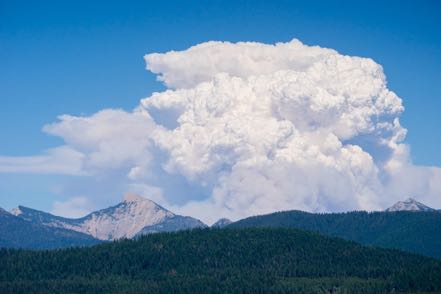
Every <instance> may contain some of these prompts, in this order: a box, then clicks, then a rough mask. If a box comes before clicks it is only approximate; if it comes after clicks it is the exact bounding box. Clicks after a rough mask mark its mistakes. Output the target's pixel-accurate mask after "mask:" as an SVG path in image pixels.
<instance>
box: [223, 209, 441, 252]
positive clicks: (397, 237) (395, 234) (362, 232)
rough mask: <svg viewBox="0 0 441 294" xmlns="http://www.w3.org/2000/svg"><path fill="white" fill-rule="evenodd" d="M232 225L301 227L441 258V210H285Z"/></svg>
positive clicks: (245, 226) (244, 226)
mask: <svg viewBox="0 0 441 294" xmlns="http://www.w3.org/2000/svg"><path fill="white" fill-rule="evenodd" d="M230 227H234V228H247V227H291V228H298V229H304V230H310V231H315V232H319V233H320V234H324V235H329V236H337V237H341V238H344V239H348V240H353V241H356V242H359V243H362V244H365V245H375V246H381V247H385V248H397V249H402V250H407V251H410V252H416V253H420V254H424V255H427V256H432V257H436V258H439V259H441V212H440V211H433V212H422V211H419V212H411V211H397V212H371V213H368V212H347V213H330V214H313V213H307V212H302V211H285V212H277V213H272V214H268V215H262V216H255V217H250V218H246V219H243V220H240V221H238V222H236V223H233V224H231V225H230Z"/></svg>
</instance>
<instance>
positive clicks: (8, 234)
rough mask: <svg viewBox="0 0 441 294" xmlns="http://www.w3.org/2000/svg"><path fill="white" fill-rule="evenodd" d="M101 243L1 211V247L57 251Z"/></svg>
mask: <svg viewBox="0 0 441 294" xmlns="http://www.w3.org/2000/svg"><path fill="white" fill-rule="evenodd" d="M100 242H101V241H100V240H97V239H95V238H93V237H92V236H89V235H87V234H83V233H79V232H75V231H72V230H67V229H63V228H51V227H46V226H43V225H40V224H38V223H32V222H29V221H26V220H23V219H21V218H18V217H16V216H14V215H12V214H10V213H9V212H7V211H5V210H3V209H0V247H13V248H32V249H55V248H63V247H72V246H90V245H96V244H98V243H100Z"/></svg>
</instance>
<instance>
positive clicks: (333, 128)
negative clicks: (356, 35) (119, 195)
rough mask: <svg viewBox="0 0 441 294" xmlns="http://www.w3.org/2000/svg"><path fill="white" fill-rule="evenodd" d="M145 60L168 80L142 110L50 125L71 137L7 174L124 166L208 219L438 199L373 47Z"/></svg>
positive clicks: (199, 49)
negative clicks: (350, 51) (368, 51)
mask: <svg viewBox="0 0 441 294" xmlns="http://www.w3.org/2000/svg"><path fill="white" fill-rule="evenodd" d="M145 60H146V63H147V69H148V70H150V71H152V72H153V73H155V74H157V75H158V80H160V81H162V82H163V83H164V84H165V85H166V86H167V87H168V88H169V90H167V91H164V92H161V93H153V94H152V95H151V96H150V97H148V98H145V99H142V100H141V102H140V105H139V106H138V107H137V108H135V109H134V110H133V111H132V112H125V111H122V110H112V109H107V110H102V111H100V112H98V113H96V114H94V115H92V116H90V117H74V116H68V115H64V116H61V117H60V118H59V119H60V121H58V122H56V123H53V124H50V125H47V126H45V128H44V130H45V132H47V133H49V134H52V135H56V136H60V137H62V138H63V139H64V141H65V145H64V146H60V147H59V148H55V149H52V150H48V151H47V152H46V154H45V155H41V156H35V157H26V158H16V157H15V158H14V157H13V158H11V157H0V172H30V171H31V172H38V171H41V172H44V173H48V172H51V173H62V174H72V175H85V176H96V175H107V174H110V173H112V174H115V173H116V174H117V175H118V177H113V178H112V179H113V184H115V185H124V186H125V187H126V188H127V189H130V190H133V191H135V192H140V193H142V194H143V195H144V196H145V197H147V198H151V199H153V200H156V201H158V202H159V203H160V204H162V205H164V206H166V207H168V208H171V209H172V210H173V211H176V212H178V213H181V214H189V215H192V216H195V217H199V218H201V219H202V220H204V221H206V222H208V223H210V222H214V221H215V220H217V219H218V218H220V217H227V218H231V219H237V218H241V217H245V216H249V215H255V214H262V213H268V212H273V211H277V210H288V209H300V210H306V211H345V210H356V209H366V210H376V209H382V208H384V207H386V206H388V205H389V204H390V203H392V202H394V201H395V200H398V199H404V198H406V197H410V196H412V197H415V198H417V199H419V200H422V201H425V202H426V203H428V204H430V205H433V206H435V207H438V206H441V199H440V198H441V169H440V168H436V167H419V166H414V165H413V164H412V163H411V159H410V157H409V150H408V149H409V148H408V146H407V145H406V144H404V143H403V140H404V139H405V136H406V130H405V129H404V128H403V127H402V126H401V125H400V122H399V117H400V115H401V113H402V112H403V111H404V107H403V106H402V101H401V99H400V98H399V97H398V96H397V95H395V93H393V92H392V91H390V90H389V89H388V88H387V83H386V77H385V75H384V73H383V70H382V67H381V66H380V65H378V64H377V63H375V62H374V61H372V60H371V59H368V58H360V57H350V56H344V55H341V54H339V53H338V52H336V51H334V50H331V49H325V48H320V47H317V46H314V47H311V46H306V45H304V44H302V43H301V42H300V41H298V40H293V41H291V42H288V43H277V44H275V45H267V44H262V43H251V42H246V43H245V42H242V43H235V44H233V43H228V42H207V43H202V44H199V45H196V46H194V47H191V48H189V49H187V50H185V51H179V52H175V51H171V52H168V53H164V54H159V53H154V54H148V55H146V56H145ZM54 154H55V155H54ZM43 163H46V164H45V166H46V168H45V169H42V168H41V169H39V165H42V164H43ZM48 169H49V170H48ZM88 196H89V198H90V201H91V202H93V195H88ZM58 205H60V203H58Z"/></svg>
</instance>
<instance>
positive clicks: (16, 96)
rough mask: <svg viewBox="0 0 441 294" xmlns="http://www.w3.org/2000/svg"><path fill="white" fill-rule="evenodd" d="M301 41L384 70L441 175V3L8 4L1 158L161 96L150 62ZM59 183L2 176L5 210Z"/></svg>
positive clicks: (0, 45)
mask: <svg viewBox="0 0 441 294" xmlns="http://www.w3.org/2000/svg"><path fill="white" fill-rule="evenodd" d="M91 2H94V3H91ZM292 38H298V39H300V40H301V41H302V42H304V43H305V44H308V45H320V46H323V47H330V48H333V49H336V50H338V51H339V52H341V53H344V54H348V55H356V56H363V57H370V58H373V59H374V60H375V61H376V62H378V63H380V64H382V65H383V67H384V70H385V73H386V75H387V77H388V81H389V88H390V89H391V90H394V91H395V92H396V93H397V94H398V95H399V96H400V97H401V98H402V99H403V100H404V105H405V107H406V111H405V112H404V115H403V116H402V120H401V121H402V125H403V126H404V127H406V128H407V129H408V130H409V133H408V136H407V139H406V140H407V142H408V143H409V144H410V145H411V148H412V149H411V152H412V158H413V160H414V162H415V163H416V164H424V165H437V166H441V152H440V150H441V115H440V112H441V2H440V1H256V0H253V1H82V0H78V1H19V0H17V1H12V0H9V1H8V0H0V61H1V66H0V155H3V156H22V155H33V154H38V153H40V152H41V151H42V150H44V149H47V148H50V147H54V146H58V145H60V142H59V139H57V138H53V137H49V136H47V135H45V134H44V133H42V132H41V128H42V126H43V125H44V124H46V123H50V122H53V121H55V120H56V117H57V116H58V115H60V114H64V113H68V114H73V115H80V114H85V115H87V114H92V113H94V112H96V111H98V110H100V109H103V108H123V109H126V110H130V109H132V108H133V107H135V106H136V105H137V103H138V101H139V99H140V98H143V97H147V96H149V94H150V93H152V92H153V91H158V90H161V89H163V87H162V86H161V84H159V83H158V82H156V81H155V77H154V75H153V74H150V73H149V72H147V71H146V70H145V64H144V60H143V55H144V54H146V53H151V52H163V51H169V50H173V49H174V50H181V49H185V48H187V47H189V46H191V45H194V44H197V43H200V42H203V41H208V40H227V41H232V42H235V41H259V42H265V43H274V42H278V41H288V40H291V39H292ZM56 180H57V178H56V177H51V176H31V175H6V174H3V175H0V199H1V200H2V201H1V202H0V206H9V205H12V203H13V201H12V200H6V197H7V196H6V195H8V197H15V196H17V197H18V195H23V194H26V193H37V194H44V193H46V192H47V191H46V190H45V189H44V187H45V183H46V182H47V181H49V182H53V181H56ZM23 182H25V183H26V185H23V184H20V183H23ZM8 199H9V198H8ZM35 201H36V200H34V202H35ZM48 201H49V200H48ZM48 203H49V202H48ZM28 204H29V205H32V204H34V206H36V205H35V204H36V203H28ZM37 206H38V205H37ZM42 206H43V204H42Z"/></svg>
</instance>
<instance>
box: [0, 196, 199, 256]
mask: <svg viewBox="0 0 441 294" xmlns="http://www.w3.org/2000/svg"><path fill="white" fill-rule="evenodd" d="M204 227H207V226H206V225H205V224H204V223H202V222H201V221H200V220H198V219H195V218H192V217H189V216H180V215H176V214H174V213H172V212H170V211H168V210H166V209H165V208H163V207H161V206H159V205H158V204H156V203H154V202H153V201H151V200H148V199H145V198H143V197H140V196H138V195H135V194H127V195H126V196H125V198H124V199H123V201H122V202H121V203H119V204H117V205H115V206H112V207H109V208H105V209H101V210H98V211H95V212H92V213H90V214H89V215H86V216H85V217H82V218H77V219H71V218H65V217H60V216H55V215H52V214H50V213H46V212H43V211H39V210H35V209H31V208H27V207H23V206H19V207H18V208H15V209H13V210H12V211H11V213H9V212H7V211H5V210H3V209H1V210H0V247H7V248H27V249H53V248H63V247H70V246H89V245H95V244H98V243H100V242H103V241H112V240H118V239H122V238H134V237H138V236H141V235H143V234H151V233H158V232H173V231H179V230H188V229H194V228H204Z"/></svg>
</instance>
